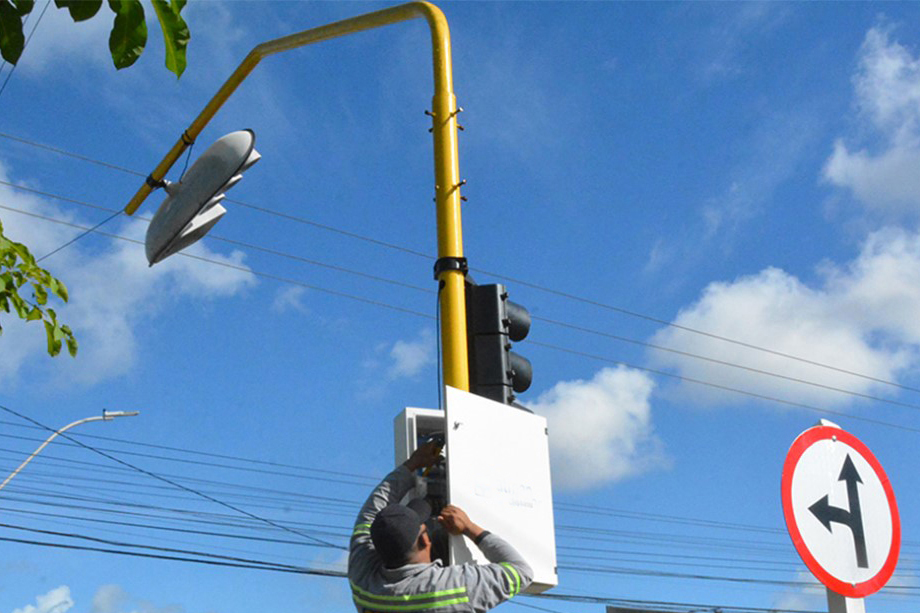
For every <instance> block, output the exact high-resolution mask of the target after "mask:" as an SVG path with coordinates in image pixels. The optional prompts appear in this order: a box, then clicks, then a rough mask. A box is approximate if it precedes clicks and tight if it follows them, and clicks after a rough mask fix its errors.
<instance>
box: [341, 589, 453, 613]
mask: <svg viewBox="0 0 920 613" xmlns="http://www.w3.org/2000/svg"><path fill="white" fill-rule="evenodd" d="M351 590H352V596H353V597H354V600H355V602H356V603H358V604H359V605H361V606H362V607H367V608H369V609H373V610H375V611H381V612H385V613H401V612H405V611H429V610H434V609H438V608H441V607H449V606H451V605H455V604H464V603H467V602H469V601H470V599H469V597H468V596H467V594H466V587H456V588H452V589H449V590H440V591H437V592H424V593H420V594H405V595H401V596H399V595H377V594H371V593H370V592H368V591H365V590H362V589H361V588H360V587H358V586H357V585H355V584H354V583H352V584H351Z"/></svg>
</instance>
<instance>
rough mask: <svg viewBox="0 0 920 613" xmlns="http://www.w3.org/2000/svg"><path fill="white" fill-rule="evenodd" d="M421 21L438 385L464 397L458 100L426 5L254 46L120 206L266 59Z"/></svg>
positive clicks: (163, 168) (134, 204)
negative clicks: (429, 85) (427, 84)
mask: <svg viewBox="0 0 920 613" xmlns="http://www.w3.org/2000/svg"><path fill="white" fill-rule="evenodd" d="M416 18H424V19H425V20H426V21H427V23H428V26H429V29H430V31H431V46H432V64H433V69H434V96H433V99H432V109H431V116H432V135H433V138H434V179H435V203H436V206H437V235H438V260H437V264H436V266H435V276H436V279H437V281H438V283H439V288H440V291H439V295H440V300H439V304H440V314H441V322H442V326H441V347H442V370H443V375H444V383H445V384H446V385H450V386H451V387H455V388H457V389H460V390H464V391H469V387H470V386H469V364H468V356H467V344H466V343H467V340H466V300H465V287H464V277H465V272H466V260H465V258H464V256H463V232H462V223H461V215H460V186H461V185H462V181H461V180H460V162H459V154H458V148H457V112H458V108H457V98H456V96H455V95H454V92H453V69H452V62H451V50H450V30H449V28H448V25H447V19H446V18H445V17H444V13H442V12H441V10H440V9H439V8H438V7H436V6H434V5H433V4H430V3H428V2H410V3H408V4H401V5H399V6H394V7H391V8H387V9H383V10H380V11H375V12H373V13H368V14H366V15H359V16H358V17H353V18H351V19H345V20H342V21H337V22H335V23H331V24H327V25H324V26H320V27H318V28H313V29H310V30H305V31H303V32H298V33H297V34H291V35H289V36H284V37H282V38H277V39H275V40H270V41H267V42H264V43H262V44H260V45H257V46H256V47H255V48H253V50H252V51H250V52H249V55H247V56H246V58H245V59H244V60H243V61H242V63H241V64H240V65H239V66H238V67H237V69H236V70H235V71H234V72H233V74H231V75H230V78H228V79H227V81H226V82H225V83H224V84H223V85H222V86H221V88H220V89H219V90H218V91H217V94H215V95H214V97H213V98H212V99H211V101H210V102H208V104H207V105H206V106H205V108H204V109H203V110H202V111H201V113H200V114H199V115H198V117H197V118H195V120H194V121H193V122H192V124H191V125H190V126H189V127H188V129H187V130H186V131H185V132H183V133H182V136H181V137H180V138H179V140H178V141H177V142H176V144H175V145H173V147H172V149H170V151H169V153H167V154H166V157H164V158H163V160H162V161H161V162H160V163H159V164H158V165H157V167H156V168H155V169H154V170H153V172H152V173H150V176H149V177H147V181H146V183H145V184H144V185H142V186H141V188H140V189H139V190H138V191H137V193H136V194H134V197H133V198H131V201H130V202H129V203H128V204H127V206H126V207H125V213H127V214H128V215H132V214H134V212H135V211H136V210H137V209H138V207H139V206H140V205H141V203H142V202H143V201H144V200H145V199H146V198H147V196H148V195H149V194H150V192H151V191H152V190H153V189H154V188H155V187H157V186H158V185H160V184H161V182H162V180H163V178H164V177H165V176H166V173H167V172H169V169H170V168H172V166H173V164H175V163H176V160H178V159H179V156H181V155H182V153H183V152H184V151H185V150H186V149H187V148H188V147H189V146H190V145H191V144H192V143H194V142H195V139H196V138H197V137H198V135H199V134H200V133H201V131H202V130H203V129H204V128H205V126H206V125H207V124H208V122H209V121H210V120H211V119H212V118H213V117H214V115H215V114H216V113H217V111H218V110H219V109H220V107H221V106H222V105H223V104H224V102H226V100H227V99H228V98H229V97H230V96H231V95H232V94H233V92H234V91H236V88H237V87H238V86H239V85H240V83H242V82H243V80H244V79H245V78H246V77H247V76H249V73H251V72H252V71H253V70H254V69H255V67H256V66H257V65H258V63H259V62H260V61H261V60H262V59H263V58H265V57H268V56H269V55H273V54H275V53H280V52H282V51H289V50H291V49H296V48H298V47H303V46H305V45H309V44H313V43H318V42H322V41H325V40H330V39H332V38H338V37H340V36H345V35H347V34H353V33H355V32H360V31H362V30H369V29H372V28H378V27H381V26H385V25H391V24H394V23H399V22H401V21H407V20H409V19H416Z"/></svg>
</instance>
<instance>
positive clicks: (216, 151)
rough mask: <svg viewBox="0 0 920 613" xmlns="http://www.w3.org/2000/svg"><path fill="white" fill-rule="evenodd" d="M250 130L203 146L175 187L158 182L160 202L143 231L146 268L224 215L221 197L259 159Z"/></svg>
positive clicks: (200, 233) (187, 241)
mask: <svg viewBox="0 0 920 613" xmlns="http://www.w3.org/2000/svg"><path fill="white" fill-rule="evenodd" d="M255 140H256V136H255V134H254V133H253V131H252V130H240V131H238V132H231V133H230V134H227V135H226V136H224V137H222V138H220V139H219V140H218V141H217V142H215V143H214V144H213V145H211V146H210V147H208V150H207V151H205V152H204V153H203V154H202V155H201V157H200V158H198V160H197V161H196V162H195V163H194V164H192V167H191V168H189V169H188V172H186V173H185V174H184V175H183V176H182V178H181V179H180V180H179V181H178V182H177V183H170V182H164V183H163V185H162V186H163V187H164V188H165V190H166V193H167V197H166V200H164V201H163V203H162V204H161V205H160V208H159V209H157V212H156V215H154V216H153V219H152V220H151V222H150V226H149V227H148V228H147V237H146V240H145V241H144V247H145V249H146V252H147V261H148V262H149V263H150V265H151V266H153V265H154V264H156V263H157V262H159V261H161V260H163V259H164V258H167V257H169V256H170V255H172V254H174V253H177V252H179V251H181V250H182V249H185V248H186V247H188V246H189V245H191V244H192V243H195V242H197V241H198V240H200V239H201V238H202V237H203V236H204V235H205V234H207V233H208V231H210V230H211V228H213V227H214V225H215V224H216V223H217V222H218V221H220V219H221V217H223V216H224V214H225V213H226V212H227V209H225V208H224V207H223V206H222V205H221V204H220V202H221V201H222V200H223V199H224V198H225V197H226V196H225V195H224V192H226V191H227V190H228V189H230V188H231V187H233V186H234V185H236V184H237V183H239V181H240V179H242V178H243V174H242V173H243V171H245V170H247V169H249V168H250V167H251V166H252V165H253V164H255V163H256V162H258V161H259V159H260V158H261V157H262V156H260V155H259V153H258V152H257V151H256V150H255Z"/></svg>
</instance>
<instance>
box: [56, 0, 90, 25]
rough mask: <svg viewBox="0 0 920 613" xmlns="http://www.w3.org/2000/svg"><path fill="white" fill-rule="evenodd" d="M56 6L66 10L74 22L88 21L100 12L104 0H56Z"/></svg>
mask: <svg viewBox="0 0 920 613" xmlns="http://www.w3.org/2000/svg"><path fill="white" fill-rule="evenodd" d="M54 6H56V7H58V8H59V9H62V8H66V9H67V10H68V11H70V18H71V19H73V20H74V21H86V20H87V19H89V18H90V17H92V16H94V15H95V14H96V13H98V12H99V9H100V8H101V7H102V0H54Z"/></svg>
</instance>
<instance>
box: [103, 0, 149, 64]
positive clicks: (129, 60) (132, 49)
mask: <svg viewBox="0 0 920 613" xmlns="http://www.w3.org/2000/svg"><path fill="white" fill-rule="evenodd" d="M109 8H111V9H112V10H113V11H115V22H114V23H113V24H112V32H111V34H109V51H111V53H112V61H113V62H114V63H115V68H117V69H119V70H121V69H122V68H127V67H128V66H130V65H132V64H133V63H134V62H136V61H137V58H139V57H140V56H141V53H143V52H144V46H145V45H146V44H147V22H146V21H144V7H143V6H141V3H140V0H109Z"/></svg>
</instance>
